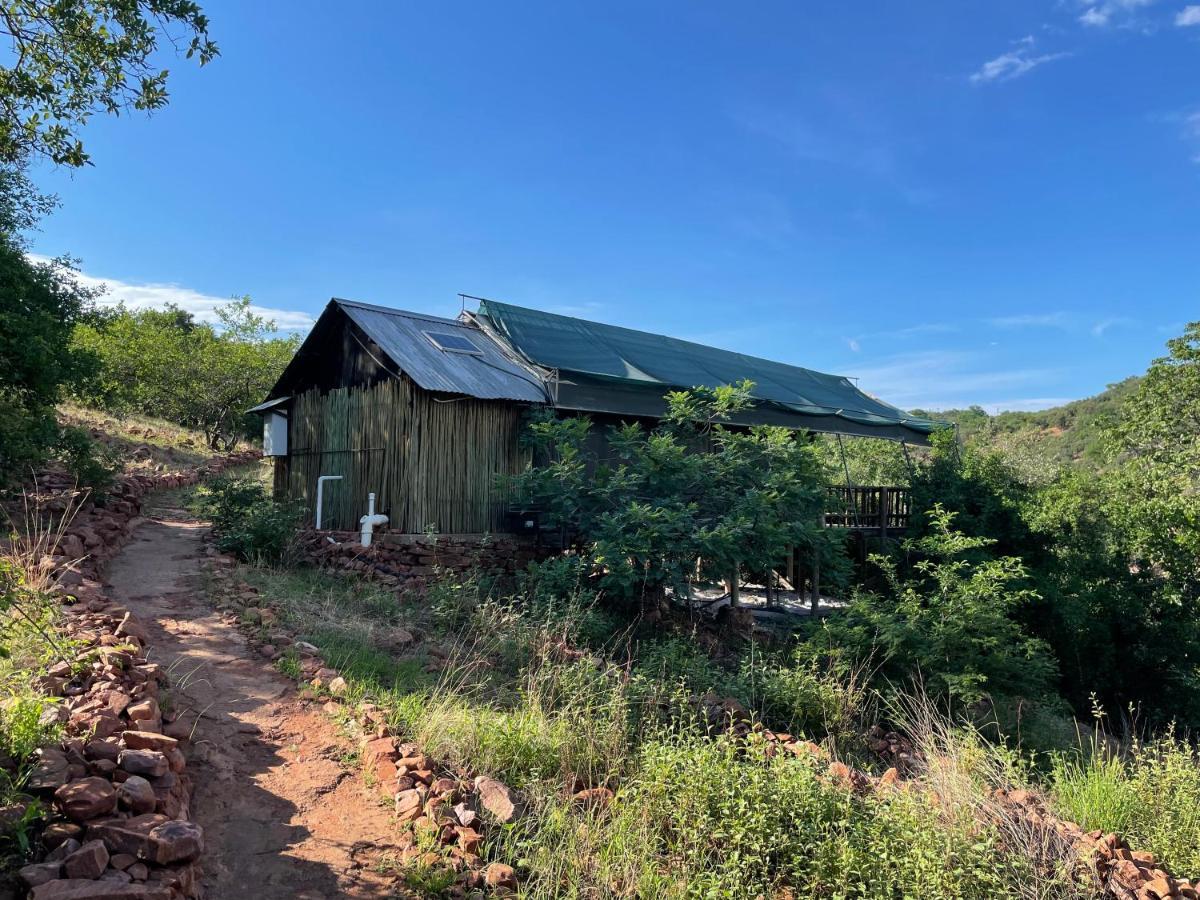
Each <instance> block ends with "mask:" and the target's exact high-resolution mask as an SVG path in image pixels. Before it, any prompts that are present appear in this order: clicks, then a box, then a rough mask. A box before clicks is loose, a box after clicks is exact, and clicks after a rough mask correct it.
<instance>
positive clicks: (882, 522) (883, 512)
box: [879, 487, 892, 541]
mask: <svg viewBox="0 0 1200 900" xmlns="http://www.w3.org/2000/svg"><path fill="white" fill-rule="evenodd" d="M891 507H892V492H891V489H890V488H887V487H881V488H880V489H879V537H880V539H881V540H885V541H886V540H887V531H888V519H889V518H890V517H891V514H892V510H891Z"/></svg>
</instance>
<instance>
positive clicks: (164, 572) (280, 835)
mask: <svg viewBox="0 0 1200 900" xmlns="http://www.w3.org/2000/svg"><path fill="white" fill-rule="evenodd" d="M151 502H153V501H151ZM147 516H148V518H147V520H146V522H145V523H144V524H142V525H141V526H140V527H139V528H138V530H137V531H136V533H135V535H134V539H133V540H132V541H131V542H130V544H129V545H127V546H126V547H125V549H124V550H123V551H122V553H121V554H120V555H119V556H118V557H117V558H116V559H115V560H113V562H112V564H111V565H110V567H109V570H108V574H107V581H108V583H109V584H110V586H111V596H112V598H113V599H114V600H115V601H117V602H118V603H121V604H123V605H125V606H127V607H128V608H129V609H130V610H132V611H133V613H134V615H135V616H137V617H138V618H139V619H141V620H142V621H143V623H144V624H145V627H146V629H147V631H148V633H149V655H150V656H151V658H152V659H156V660H157V661H159V662H161V663H162V664H163V665H164V666H166V667H168V669H169V670H170V672H171V674H172V681H173V682H174V683H173V685H172V688H171V690H170V692H169V693H170V697H171V702H172V704H173V706H174V708H175V709H177V710H180V712H181V714H182V716H183V717H186V719H187V721H188V722H189V723H191V722H196V725H195V728H194V731H193V737H192V742H191V747H190V750H189V757H190V761H189V771H190V772H191V773H192V776H193V778H194V780H195V791H194V793H193V796H192V817H193V819H195V821H197V822H199V823H200V825H202V826H203V827H204V833H205V843H206V850H205V854H204V856H203V858H202V861H203V869H204V886H205V895H206V896H207V897H208V898H209V900H237V898H243V897H244V898H253V900H276V898H279V900H283V898H288V900H292V898H298V900H333V898H337V897H350V898H368V897H392V896H406V894H405V893H404V892H403V890H402V889H400V888H398V886H397V885H396V884H395V878H394V876H389V875H387V874H384V873H382V872H380V871H379V869H378V867H377V863H378V861H379V860H380V859H381V858H383V857H384V856H386V854H387V853H388V851H389V849H390V848H389V845H388V841H389V839H390V838H391V836H393V835H394V834H395V833H396V826H395V823H394V821H393V819H392V817H391V816H390V814H389V813H388V811H387V810H385V809H384V808H383V807H382V806H380V804H379V803H378V801H377V800H376V799H375V798H373V797H372V796H370V795H369V793H368V792H367V791H366V789H365V787H364V785H363V782H362V779H361V778H359V777H357V773H355V772H353V771H351V770H349V769H348V768H347V767H346V766H345V765H344V764H343V763H342V761H341V760H343V759H344V758H346V756H347V755H348V754H350V753H351V752H353V751H354V750H355V749H356V748H355V746H354V745H353V744H352V743H351V742H350V741H349V740H348V739H347V738H346V737H344V736H343V735H341V734H340V733H339V732H338V730H337V728H336V726H335V724H334V723H333V722H332V720H331V719H330V718H329V717H328V716H327V715H326V714H325V713H324V712H323V711H322V709H321V708H320V706H319V705H316V704H314V703H312V702H310V701H306V700H303V699H301V698H300V697H299V696H298V695H297V693H296V690H295V685H294V684H293V683H292V682H291V681H290V680H288V679H287V678H285V677H284V676H283V675H281V674H280V673H278V672H277V671H275V670H274V669H273V668H271V667H270V666H269V665H267V664H265V663H264V661H263V660H262V658H261V657H258V656H256V655H255V654H253V653H252V652H251V651H250V650H249V649H248V648H247V647H246V643H245V640H244V638H243V637H242V635H241V634H240V633H239V632H238V630H237V629H236V628H235V627H234V626H232V625H230V624H227V623H226V622H225V621H223V620H222V617H221V615H220V614H219V613H218V612H217V611H216V610H214V609H213V608H212V607H211V606H210V605H209V604H208V602H207V601H206V599H205V597H204V592H203V589H202V588H203V581H202V579H203V568H202V561H203V559H204V553H203V549H204V548H203V544H202V538H203V535H204V530H205V526H204V524H203V523H199V522H195V521H193V520H190V519H189V518H188V517H187V515H186V514H185V513H183V512H182V511H180V510H171V509H153V508H149V507H148V508H147ZM409 896H410V895H409Z"/></svg>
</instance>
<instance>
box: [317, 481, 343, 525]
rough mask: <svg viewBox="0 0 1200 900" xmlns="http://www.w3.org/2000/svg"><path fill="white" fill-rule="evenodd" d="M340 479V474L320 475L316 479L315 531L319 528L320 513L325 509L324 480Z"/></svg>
mask: <svg viewBox="0 0 1200 900" xmlns="http://www.w3.org/2000/svg"><path fill="white" fill-rule="evenodd" d="M341 480H342V476H341V475H322V476H321V477H319V478H318V479H317V531H320V530H321V513H322V512H324V509H325V482H327V481H341Z"/></svg>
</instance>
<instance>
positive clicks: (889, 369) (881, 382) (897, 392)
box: [847, 350, 1061, 409]
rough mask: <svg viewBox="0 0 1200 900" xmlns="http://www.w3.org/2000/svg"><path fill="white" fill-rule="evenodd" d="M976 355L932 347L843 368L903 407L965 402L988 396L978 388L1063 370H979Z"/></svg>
mask: <svg viewBox="0 0 1200 900" xmlns="http://www.w3.org/2000/svg"><path fill="white" fill-rule="evenodd" d="M980 361H981V359H980V355H979V354H978V353H968V352H965V351H961V352H960V351H955V350H930V351H922V352H918V353H901V354H896V355H893V356H888V357H884V358H882V359H879V360H875V361H872V362H868V363H866V364H865V365H863V366H861V367H858V366H856V367H854V371H852V372H849V373H847V374H849V375H852V376H853V377H855V378H857V379H858V386H859V387H860V388H862V389H863V390H864V391H867V392H868V393H871V394H875V395H878V396H880V397H882V398H883V399H885V400H886V401H887V402H888V403H892V404H894V405H896V406H899V407H901V408H903V409H917V408H920V409H947V408H950V407H961V406H969V405H971V404H972V403H979V402H981V400H986V397H981V396H980V395H981V394H987V393H988V392H990V391H999V390H1004V391H1005V392H1008V391H1009V390H1013V389H1020V388H1021V387H1022V386H1024V385H1030V384H1038V383H1044V382H1046V381H1048V380H1051V379H1053V378H1056V377H1058V376H1059V375H1060V374H1061V373H1060V372H1059V371H1058V370H1055V369H1045V368H1028V369H995V370H988V369H984V370H981V369H979V368H978V367H979V365H980ZM948 391H953V393H949V392H948Z"/></svg>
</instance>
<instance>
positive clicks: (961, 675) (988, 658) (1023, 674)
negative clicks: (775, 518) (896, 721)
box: [811, 506, 1055, 704]
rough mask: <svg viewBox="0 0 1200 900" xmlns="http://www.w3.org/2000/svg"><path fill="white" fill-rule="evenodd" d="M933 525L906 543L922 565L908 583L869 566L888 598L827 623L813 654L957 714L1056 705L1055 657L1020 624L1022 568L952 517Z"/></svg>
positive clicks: (878, 597) (866, 596)
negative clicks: (949, 704)
mask: <svg viewBox="0 0 1200 900" xmlns="http://www.w3.org/2000/svg"><path fill="white" fill-rule="evenodd" d="M929 520H930V527H929V529H928V531H927V533H926V534H925V535H924V536H923V537H920V538H917V539H915V540H911V541H907V542H906V544H907V547H906V549H907V550H908V551H909V552H910V553H912V554H913V555H915V556H916V557H918V561H917V562H916V564H915V565H914V566H913V567H912V569H911V571H910V573H909V574H907V575H904V574H902V573H901V572H900V571H899V570H898V568H897V566H896V564H895V563H894V561H893V560H891V559H890V558H888V557H885V556H873V557H872V560H873V561H874V562H875V563H876V564H877V565H879V566H880V568H881V569H882V570H883V573H884V576H885V580H886V582H887V587H888V589H887V591H886V592H884V593H875V592H869V591H866V592H860V593H859V594H857V595H856V596H855V597H854V599H853V601H852V602H851V604H850V606H849V607H848V608H847V609H846V610H845V611H844V612H843V613H841V614H839V615H837V616H832V617H830V618H828V619H827V620H825V621H824V622H823V624H822V628H821V629H820V631H818V632H817V634H816V635H815V636H814V637H813V638H812V639H811V641H812V644H813V646H814V647H816V648H818V649H822V650H824V649H828V648H833V649H834V650H835V651H836V652H839V653H843V654H847V655H849V656H851V657H853V658H856V659H860V660H871V661H872V662H873V663H874V665H875V666H876V667H877V668H876V671H877V674H878V676H879V677H880V678H882V679H885V680H890V681H892V682H893V683H906V682H908V681H910V680H911V679H913V678H920V679H922V680H923V682H924V685H925V687H926V689H928V690H930V691H931V692H932V693H934V694H935V695H938V696H942V697H946V698H949V699H951V700H953V701H956V702H958V703H960V704H975V703H978V702H979V701H981V700H984V699H985V698H991V699H998V698H1013V697H1029V698H1038V699H1040V698H1045V697H1051V698H1053V696H1054V694H1053V683H1054V676H1055V661H1054V657H1053V656H1052V655H1051V654H1050V652H1049V648H1048V647H1047V646H1046V644H1045V643H1044V642H1043V641H1040V640H1038V639H1037V638H1035V637H1033V636H1031V635H1029V634H1028V633H1027V632H1026V631H1025V630H1024V629H1023V628H1022V627H1021V624H1020V622H1019V620H1018V617H1017V616H1018V612H1019V610H1020V608H1021V607H1023V606H1025V605H1027V604H1028V603H1030V602H1031V601H1032V600H1033V599H1034V598H1035V595H1034V593H1033V592H1032V591H1031V590H1030V589H1029V588H1028V587H1026V586H1025V584H1026V570H1025V567H1024V565H1023V564H1022V562H1021V560H1019V559H1017V558H1015V557H1011V556H1000V557H996V558H990V557H989V556H988V555H987V554H986V553H982V554H981V553H980V552H979V551H981V550H983V549H985V548H988V547H989V546H990V545H991V544H992V542H991V541H989V540H988V539H987V538H979V537H970V536H968V535H965V534H963V533H962V532H960V531H958V530H956V529H955V527H954V525H955V515H954V513H952V512H949V511H948V510H946V509H944V508H942V507H941V506H935V507H934V508H933V509H932V510H931V511H930V513H929Z"/></svg>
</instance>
